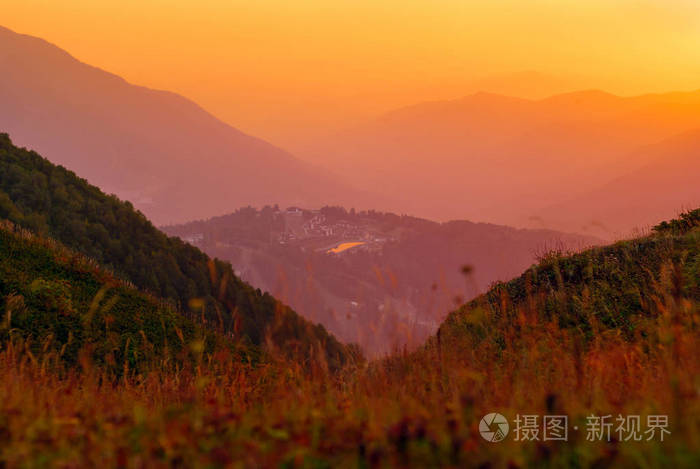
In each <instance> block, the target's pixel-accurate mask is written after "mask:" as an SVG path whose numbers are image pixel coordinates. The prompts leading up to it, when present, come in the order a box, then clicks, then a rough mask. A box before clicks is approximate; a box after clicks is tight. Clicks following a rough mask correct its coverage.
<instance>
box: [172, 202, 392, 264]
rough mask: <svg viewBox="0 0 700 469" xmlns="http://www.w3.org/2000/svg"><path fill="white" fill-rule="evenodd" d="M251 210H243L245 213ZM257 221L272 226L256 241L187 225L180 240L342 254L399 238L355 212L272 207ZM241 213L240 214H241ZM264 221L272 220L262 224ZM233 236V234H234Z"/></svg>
mask: <svg viewBox="0 0 700 469" xmlns="http://www.w3.org/2000/svg"><path fill="white" fill-rule="evenodd" d="M245 210H248V209H242V211H245ZM251 210H253V211H254V212H255V213H254V215H253V216H254V218H255V219H256V220H255V221H256V222H261V223H259V225H260V226H269V231H268V232H267V233H261V232H258V233H257V234H258V236H256V237H255V238H256V239H246V238H248V236H246V234H244V233H241V235H240V236H236V235H234V236H231V237H228V239H226V240H224V239H222V238H221V237H218V238H217V239H216V240H213V239H210V235H209V233H206V232H205V231H204V230H202V231H197V229H198V228H199V226H198V224H197V223H191V224H188V225H184V226H183V227H181V228H185V227H186V230H187V231H186V232H180V233H179V235H180V237H181V238H182V239H183V240H184V241H186V242H188V243H190V244H192V245H194V246H198V247H204V246H208V245H211V244H214V245H216V246H218V247H232V246H234V245H235V244H236V243H240V242H245V241H257V242H260V241H262V242H267V240H269V243H271V244H278V245H298V246H300V247H301V248H302V250H304V251H306V250H314V251H318V252H327V253H333V254H341V253H344V252H347V251H348V250H350V249H352V250H363V251H369V252H377V251H380V250H381V248H382V247H383V246H384V244H386V243H387V242H390V241H395V240H396V239H397V236H395V235H392V234H391V233H389V232H387V231H391V230H386V229H385V227H382V226H379V224H378V223H377V221H376V219H374V218H372V217H371V216H367V217H365V216H363V214H356V213H355V212H354V210H351V211H349V212H345V210H343V209H336V208H332V207H324V208H322V209H318V210H306V209H302V208H299V207H288V208H287V209H285V210H281V209H279V208H278V207H274V208H272V209H270V208H269V207H267V208H264V209H262V210H261V211H256V210H254V209H251ZM242 211H239V212H237V213H240V212H242ZM261 218H268V219H267V220H265V222H266V223H262V221H261V220H260V219H261ZM232 234H233V233H232ZM340 245H345V246H350V247H348V248H346V249H340V250H338V249H334V248H336V247H338V246H340Z"/></svg>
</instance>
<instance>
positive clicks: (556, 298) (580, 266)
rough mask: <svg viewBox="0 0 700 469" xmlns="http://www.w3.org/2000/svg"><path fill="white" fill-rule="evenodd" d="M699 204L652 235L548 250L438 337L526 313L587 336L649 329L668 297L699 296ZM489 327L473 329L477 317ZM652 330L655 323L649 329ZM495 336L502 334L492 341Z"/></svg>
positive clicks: (458, 316)
mask: <svg viewBox="0 0 700 469" xmlns="http://www.w3.org/2000/svg"><path fill="white" fill-rule="evenodd" d="M698 226H700V209H698V210H694V211H691V212H687V213H685V214H683V215H681V216H680V217H679V218H678V219H676V220H672V221H670V222H664V223H661V224H660V225H658V226H656V227H655V229H654V234H652V235H651V236H648V237H642V238H636V239H631V240H627V241H621V242H618V243H616V244H613V245H611V246H605V247H600V248H595V249H591V250H588V251H585V252H583V253H580V254H576V255H573V256H562V255H559V254H556V253H555V254H550V255H547V256H545V258H543V259H542V261H541V262H540V263H539V264H538V265H535V266H532V267H531V268H530V269H528V270H527V271H526V272H525V273H524V274H523V275H521V276H520V277H519V278H517V279H515V280H512V281H510V282H507V283H499V284H497V285H495V286H494V288H492V289H491V290H490V291H489V292H488V293H487V294H486V295H484V296H482V297H480V298H477V299H475V300H474V301H472V302H470V303H468V304H466V305H465V306H463V307H462V308H460V309H459V310H458V311H456V312H454V313H453V314H451V315H450V316H449V317H448V319H447V320H446V321H445V323H444V324H443V325H442V326H441V328H440V331H441V334H444V333H449V334H452V335H455V336H456V337H457V338H460V337H461V335H462V333H463V332H469V333H471V334H474V333H475V332H476V331H477V330H480V331H481V332H486V331H489V332H488V333H489V334H496V335H497V334H499V333H500V332H499V330H500V328H499V327H493V326H496V324H503V323H504V322H503V321H504V320H507V322H508V323H509V324H511V325H512V324H516V323H517V317H518V315H519V314H520V313H521V312H522V311H525V310H527V311H529V312H533V311H536V313H537V315H538V320H541V321H556V322H557V323H558V325H559V327H563V328H571V329H575V330H577V331H579V332H580V333H581V334H582V335H583V336H584V337H590V335H591V334H592V333H593V331H594V328H597V329H599V330H600V329H613V328H614V329H616V330H618V331H619V332H620V333H622V334H624V335H625V336H626V337H628V338H632V337H633V336H634V335H635V334H640V333H641V334H645V333H646V332H649V331H645V327H646V325H647V322H648V321H646V319H647V318H653V317H655V316H656V315H657V314H658V313H659V310H660V309H663V308H668V307H670V306H671V305H669V304H668V302H669V301H670V300H669V298H670V299H671V300H675V301H677V302H680V301H681V300H683V299H684V300H686V301H687V300H692V301H694V302H698V301H700V230H699V229H698ZM475 318H489V319H488V320H487V321H488V322H490V323H491V324H482V325H481V326H480V327H476V326H475V324H476V323H478V322H479V319H475ZM651 327H653V326H651ZM494 340H497V339H494Z"/></svg>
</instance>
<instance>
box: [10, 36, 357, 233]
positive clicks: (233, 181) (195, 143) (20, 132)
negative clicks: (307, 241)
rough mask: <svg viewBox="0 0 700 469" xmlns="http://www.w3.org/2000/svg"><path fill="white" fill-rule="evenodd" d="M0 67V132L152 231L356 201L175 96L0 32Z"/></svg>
mask: <svg viewBox="0 0 700 469" xmlns="http://www.w3.org/2000/svg"><path fill="white" fill-rule="evenodd" d="M0 64H1V65H2V69H3V74H2V76H0V128H2V129H4V130H5V131H8V132H9V133H11V134H12V135H13V138H14V139H15V140H16V141H17V143H18V144H20V145H25V146H30V147H32V148H35V149H36V150H37V151H39V152H41V153H42V154H45V155H46V156H47V157H48V158H50V159H51V161H53V162H55V163H57V164H62V165H65V166H67V167H69V168H71V169H74V170H77V171H79V172H80V173H81V175H82V176H83V177H86V178H87V179H88V180H89V181H90V182H91V183H94V184H96V185H98V186H99V187H101V188H103V189H104V190H105V191H106V192H108V193H116V194H118V195H119V196H121V197H123V198H127V199H129V200H132V201H133V202H134V203H135V205H136V207H137V208H139V209H141V210H142V211H143V212H144V213H145V214H146V215H147V216H149V218H151V219H153V220H154V221H156V222H158V223H166V222H176V221H184V220H189V219H192V218H196V217H200V216H213V215H216V214H219V213H223V212H224V211H225V210H226V208H228V207H230V206H231V205H232V204H233V205H236V206H240V205H246V204H252V205H263V204H266V203H270V204H271V203H279V202H281V203H289V204H294V203H318V201H320V200H327V199H328V198H331V199H334V198H336V197H337V198H338V201H340V200H346V201H347V199H348V198H353V197H359V198H361V197H362V194H359V193H358V192H356V191H354V190H352V189H350V188H349V187H348V186H346V185H345V184H344V183H342V182H341V181H340V180H339V179H338V178H336V177H334V176H332V175H331V174H330V173H328V172H326V171H325V170H322V169H319V168H316V167H313V166H311V165H309V164H307V163H304V162H302V161H300V160H298V159H296V158H294V157H293V156H292V155H290V154H289V153H287V152H285V151H284V150H281V149H279V148H277V147H275V146H273V145H271V144H269V143H267V142H264V141H262V140H260V139H257V138H255V137H251V136H249V135H246V134H244V133H242V132H240V131H238V130H237V129H235V128H233V127H231V126H229V125H227V124H224V123H223V122H221V121H219V120H218V119H216V118H215V117H214V116H212V115H211V114H209V113H207V112H206V111H204V110H203V109H202V108H201V107H199V106H198V105H197V104H195V103H193V102H191V101H190V100H188V99H186V98H183V97H182V96H179V95H177V94H174V93H170V92H166V91H157V90H152V89H148V88H145V87H140V86H136V85H132V84H129V83H127V82H126V81H125V80H123V79H122V78H120V77H118V76H116V75H113V74H110V73H107V72H104V71H102V70H100V69H97V68H95V67H91V66H89V65H86V64H84V63H81V62H79V61H78V60H76V59H74V58H73V57H72V56H71V55H70V54H68V53H67V52H65V51H62V50H61V49H59V48H57V47H56V46H53V45H51V44H49V43H47V42H46V41H43V40H41V39H37V38H33V37H30V36H24V35H19V34H16V33H13V32H12V31H10V30H8V29H5V28H0ZM225 207H226V208H225Z"/></svg>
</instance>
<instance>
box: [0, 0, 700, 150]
mask: <svg viewBox="0 0 700 469" xmlns="http://www.w3.org/2000/svg"><path fill="white" fill-rule="evenodd" d="M2 23H3V25H4V26H6V27H9V28H11V29H13V30H15V31H16V32H19V33H24V34H30V35H34V36H38V37H42V38H44V39H46V40H48V41H50V42H53V43H55V44H56V45H58V46H59V47H61V48H63V49H66V50H68V51H70V52H71V53H72V54H74V55H75V56H76V57H77V58H78V59H80V60H82V61H84V62H86V63H89V64H91V65H95V66H98V67H101V68H104V69H105V70H108V71H110V72H113V73H116V74H118V75H120V76H123V77H124V78H126V79H127V80H129V81H130V82H133V83H136V84H141V85H145V86H150V87H154V88H159V89H167V90H172V91H175V92H178V93H181V94H183V95H185V96H187V97H190V98H192V99H194V100H195V101H196V102H198V103H200V104H202V105H203V106H204V107H205V108H207V109H208V110H210V111H212V112H213V113H214V114H215V115H217V116H218V117H221V118H223V119H224V120H225V121H227V122H229V123H231V124H232V125H234V126H237V127H239V128H241V129H243V130H245V131H248V132H251V133H253V134H255V135H258V136H260V137H263V138H266V139H268V140H271V141H272V142H273V143H277V144H281V145H283V146H284V145H289V146H294V145H296V144H297V143H300V140H305V139H306V138H307V137H310V136H314V135H317V134H323V133H324V132H326V131H330V130H335V129H336V128H338V127H344V126H347V125H351V124H353V123H354V122H356V121H357V120H359V119H361V118H364V117H367V116H369V115H373V114H376V113H380V112H382V111H386V110H388V109H391V108H394V107H399V106H402V105H408V104H412V103H415V102H420V101H424V100H432V99H446V98H456V97H460V96H463V95H465V94H468V93H470V92H473V91H475V86H476V84H477V83H479V82H481V81H482V80H483V79H484V78H488V77H492V76H503V75H509V74H512V73H517V72H521V71H525V70H534V71H537V72H540V73H543V74H546V75H547V76H552V77H556V80H553V81H552V82H551V83H550V85H545V86H544V88H545V89H542V90H539V91H537V92H535V94H540V95H541V94H546V92H547V91H551V92H561V91H572V90H574V89H587V88H599V89H605V90H606V91H609V92H613V93H617V94H623V95H631V94H639V93H643V92H650V91H667V90H691V89H697V88H700V84H699V83H698V78H697V77H699V76H700V3H699V2H696V1H694V0H668V1H662V0H615V1H610V0H563V1H562V0H534V1H527V2H523V1H521V0H491V1H484V2H475V1H464V0H440V1H414V0H409V1H406V0H386V1H382V2H376V1H367V0H337V1H333V2H326V1H320V0H303V1H298V2H290V1H288V0H261V1H254V2H253V1H241V0H197V1H195V0H179V1H165V0H150V1H146V2H144V1H140V0H120V1H115V0H100V1H99V2H95V1H92V0H66V1H61V2H58V1H53V0H5V1H3V6H2ZM500 81H501V84H500V85H499V86H498V87H497V88H500V89H496V90H495V91H502V92H505V93H506V94H519V95H528V94H533V91H531V89H530V88H528V87H523V85H522V83H517V82H516V83H512V82H513V81H516V80H511V83H508V80H507V79H506V80H505V84H504V83H502V82H503V80H500ZM548 87H550V88H552V89H551V90H547V89H546V88H548ZM509 91H510V93H508V92H509Z"/></svg>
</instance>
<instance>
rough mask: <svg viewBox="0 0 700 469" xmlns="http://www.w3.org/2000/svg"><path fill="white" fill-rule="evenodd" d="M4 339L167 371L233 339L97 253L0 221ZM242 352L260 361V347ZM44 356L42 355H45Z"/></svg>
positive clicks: (73, 357)
mask: <svg viewBox="0 0 700 469" xmlns="http://www.w3.org/2000/svg"><path fill="white" fill-rule="evenodd" d="M0 311H1V312H2V314H3V319H2V324H1V325H0V341H1V342H2V343H3V344H8V343H16V341H17V340H18V339H21V340H23V341H24V343H26V344H27V345H28V346H29V347H30V349H31V350H32V351H33V352H34V353H35V354H36V355H37V356H40V357H41V354H42V353H44V352H47V351H49V350H51V351H52V352H53V353H54V354H56V355H57V356H58V358H60V360H61V361H62V362H63V363H64V364H66V365H68V366H73V365H76V364H78V363H79V362H80V361H81V360H82V361H84V360H86V359H87V360H90V361H91V362H93V363H94V364H97V365H98V366H99V367H101V368H103V370H104V371H106V372H109V373H111V374H115V373H116V374H122V373H123V372H125V371H130V372H137V373H143V372H147V371H156V372H161V371H162V367H164V366H166V367H167V366H171V365H175V364H177V363H180V364H184V363H185V362H187V361H190V360H192V361H194V358H195V356H196V355H197V354H201V353H203V352H207V353H212V352H213V351H214V350H215V349H217V348H223V349H228V350H229V351H234V348H235V347H234V345H233V342H231V341H229V340H227V339H225V338H224V337H223V336H217V334H215V333H213V332H211V331H207V329H206V328H204V327H202V326H201V325H198V324H196V322H195V321H194V320H193V319H192V318H187V317H185V316H183V315H182V314H179V313H178V312H176V311H175V310H174V309H173V308H172V306H171V305H168V304H167V303H165V302H163V301H161V300H159V299H158V298H155V297H153V296H150V295H147V294H145V293H143V292H140V291H138V290H137V289H136V288H134V287H133V285H130V284H129V283H128V282H125V281H123V280H120V279H118V278H116V277H114V275H113V274H112V273H111V272H108V271H105V270H103V269H101V268H100V267H99V266H98V265H97V264H96V263H95V262H94V261H93V260H91V259H89V258H87V257H85V256H83V255H81V254H78V253H76V252H74V251H71V250H69V249H67V248H65V247H64V246H62V245H61V244H60V243H57V242H55V241H52V240H49V239H46V238H41V237H38V236H36V235H33V234H31V233H30V232H29V231H27V230H24V229H22V228H19V227H17V226H15V225H13V224H12V223H10V222H7V221H4V222H1V223H0ZM240 352H241V358H242V359H244V360H247V361H251V360H252V361H257V360H258V358H259V356H260V351H259V350H258V349H257V348H256V347H254V346H248V347H245V348H242V349H241V350H240ZM41 358H43V357H41Z"/></svg>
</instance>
